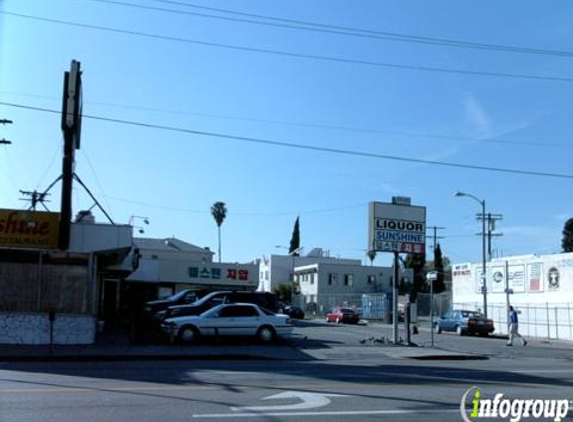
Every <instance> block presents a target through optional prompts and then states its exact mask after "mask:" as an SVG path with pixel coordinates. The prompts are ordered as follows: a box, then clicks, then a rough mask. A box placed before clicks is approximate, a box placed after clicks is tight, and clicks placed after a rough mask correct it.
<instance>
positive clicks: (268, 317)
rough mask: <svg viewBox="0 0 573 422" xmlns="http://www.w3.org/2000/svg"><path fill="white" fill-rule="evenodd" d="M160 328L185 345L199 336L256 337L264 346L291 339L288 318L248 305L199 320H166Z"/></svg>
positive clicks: (214, 312)
mask: <svg viewBox="0 0 573 422" xmlns="http://www.w3.org/2000/svg"><path fill="white" fill-rule="evenodd" d="M161 328H162V329H163V331H165V333H167V335H169V336H173V337H177V338H178V339H179V340H180V341H182V342H184V343H193V342H195V341H197V340H198V339H199V337H202V336H205V337H212V336H256V337H257V338H258V339H259V340H261V341H262V342H265V343H266V342H269V341H272V340H274V339H276V338H277V337H284V336H288V335H290V334H291V333H292V328H293V327H292V322H291V319H290V317H288V316H287V315H277V314H274V313H272V312H271V311H268V310H266V309H264V308H260V307H259V306H257V305H254V304H251V303H228V304H222V305H218V306H215V307H214V308H211V309H209V310H208V311H206V312H204V313H202V314H201V315H199V316H182V317H175V318H169V319H166V320H165V321H163V323H162V324H161Z"/></svg>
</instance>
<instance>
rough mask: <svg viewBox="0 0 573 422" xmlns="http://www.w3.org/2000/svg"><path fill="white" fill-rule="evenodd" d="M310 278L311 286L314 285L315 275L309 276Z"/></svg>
mask: <svg viewBox="0 0 573 422" xmlns="http://www.w3.org/2000/svg"><path fill="white" fill-rule="evenodd" d="M308 276H309V277H310V284H314V274H309V275H308Z"/></svg>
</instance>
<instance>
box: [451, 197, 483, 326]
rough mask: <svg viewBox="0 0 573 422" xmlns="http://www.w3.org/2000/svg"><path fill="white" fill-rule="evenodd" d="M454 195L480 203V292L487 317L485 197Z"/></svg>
mask: <svg viewBox="0 0 573 422" xmlns="http://www.w3.org/2000/svg"><path fill="white" fill-rule="evenodd" d="M454 196H467V197H469V198H472V199H474V200H475V201H477V202H478V203H479V204H480V205H481V212H482V214H481V221H482V229H481V236H482V277H481V279H482V286H481V292H482V294H483V314H484V315H485V317H486V318H487V277H486V258H485V254H486V247H485V244H486V239H485V238H486V234H485V218H486V217H485V199H479V198H478V197H476V196H474V195H472V194H470V193H465V192H456V193H455V195H454Z"/></svg>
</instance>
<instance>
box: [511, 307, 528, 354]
mask: <svg viewBox="0 0 573 422" xmlns="http://www.w3.org/2000/svg"><path fill="white" fill-rule="evenodd" d="M518 326H519V321H518V319H517V311H516V310H515V309H513V306H510V307H509V340H508V342H507V344H506V346H513V340H514V339H515V338H516V337H519V338H520V339H521V342H522V344H523V345H524V346H527V340H525V339H524V338H523V336H522V335H521V334H519V332H518Z"/></svg>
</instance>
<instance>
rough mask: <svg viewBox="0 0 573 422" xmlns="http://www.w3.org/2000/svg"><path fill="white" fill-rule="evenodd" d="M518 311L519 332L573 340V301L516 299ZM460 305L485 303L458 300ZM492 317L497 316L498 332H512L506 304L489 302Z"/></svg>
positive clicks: (472, 307) (473, 306)
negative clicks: (523, 300)
mask: <svg viewBox="0 0 573 422" xmlns="http://www.w3.org/2000/svg"><path fill="white" fill-rule="evenodd" d="M511 305H512V306H513V307H514V309H515V310H516V311H517V312H518V318H519V332H520V333H521V334H523V335H524V336H526V337H536V338H542V339H547V340H573V324H572V316H573V315H572V314H573V303H535V304H531V303H521V304H520V303H512V304H511ZM454 307H455V308H457V309H468V310H478V309H479V310H481V309H482V308H483V303H478V302H468V303H454ZM487 314H488V318H491V319H493V322H494V325H495V333H496V334H508V318H507V316H508V312H507V307H506V305H505V304H488V307H487Z"/></svg>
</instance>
